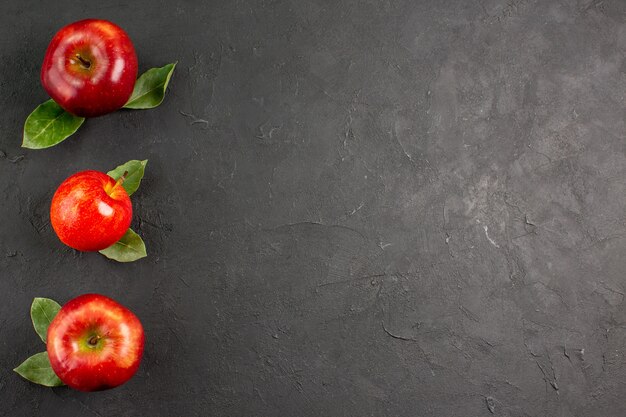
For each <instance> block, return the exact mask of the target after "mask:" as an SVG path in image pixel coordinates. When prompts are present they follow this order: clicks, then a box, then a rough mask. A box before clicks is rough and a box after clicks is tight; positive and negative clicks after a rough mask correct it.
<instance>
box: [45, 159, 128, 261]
mask: <svg viewBox="0 0 626 417" xmlns="http://www.w3.org/2000/svg"><path fill="white" fill-rule="evenodd" d="M122 181H123V179H120V180H118V181H115V180H114V179H113V178H111V177H109V176H108V175H107V174H105V173H103V172H98V171H83V172H79V173H77V174H74V175H72V176H71V177H69V178H68V179H66V180H65V181H63V183H61V185H60V186H59V188H58V189H57V191H56V193H55V194H54V197H52V204H51V206H50V222H51V223H52V228H53V229H54V231H55V232H56V234H57V236H58V237H59V239H61V242H63V243H65V244H66V245H67V246H70V247H72V248H74V249H77V250H80V251H88V252H89V251H98V250H102V249H105V248H108V247H109V246H111V245H112V244H114V243H115V242H117V241H118V240H120V239H121V237H122V236H124V233H126V231H127V230H128V228H129V227H130V221H131V219H132V217H133V207H132V204H131V202H130V197H128V193H127V192H126V190H125V189H124V187H123V186H122Z"/></svg>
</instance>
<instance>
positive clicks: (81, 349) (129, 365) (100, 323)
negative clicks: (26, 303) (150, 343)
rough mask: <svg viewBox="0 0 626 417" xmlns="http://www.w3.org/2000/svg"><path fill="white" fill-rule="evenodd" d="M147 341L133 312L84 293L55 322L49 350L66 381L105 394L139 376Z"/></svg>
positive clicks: (53, 322)
mask: <svg viewBox="0 0 626 417" xmlns="http://www.w3.org/2000/svg"><path fill="white" fill-rule="evenodd" d="M144 343H145V336H144V330H143V326H142V325H141V322H140V321H139V319H138V318H137V316H136V315H135V314H133V312H131V311H130V310H129V309H127V308H126V307H124V306H122V305H121V304H119V303H117V302H116V301H114V300H113V299H111V298H108V297H106V296H104V295H100V294H84V295H81V296H79V297H76V298H74V299H72V300H70V301H69V302H67V303H66V304H65V305H64V306H63V307H62V308H61V310H60V311H59V313H58V314H57V315H56V317H55V318H54V319H53V320H52V322H51V323H50V326H49V327H48V332H47V342H46V346H47V352H48V357H49V359H50V365H51V366H52V370H53V371H54V373H55V374H56V375H57V376H58V377H59V379H60V380H61V381H62V382H63V383H65V384H66V385H68V386H69V387H71V388H74V389H77V390H79V391H102V390H105V389H110V388H114V387H117V386H119V385H121V384H123V383H125V382H126V381H128V380H129V379H130V378H131V377H132V376H133V375H134V374H135V373H136V372H137V370H138V369H139V364H140V362H141V357H142V355H143V348H144Z"/></svg>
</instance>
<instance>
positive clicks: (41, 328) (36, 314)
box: [30, 298, 61, 343]
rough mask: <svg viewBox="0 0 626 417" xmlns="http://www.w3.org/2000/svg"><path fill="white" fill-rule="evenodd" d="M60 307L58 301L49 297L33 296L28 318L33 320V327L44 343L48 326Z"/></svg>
mask: <svg viewBox="0 0 626 417" xmlns="http://www.w3.org/2000/svg"><path fill="white" fill-rule="evenodd" d="M60 309H61V306H60V305H59V303H57V302H56V301H54V300H51V299H49V298H35V299H34V300H33V304H32V305H31V306H30V318H31V319H32V320H33V327H34V328H35V331H36V332H37V334H38V335H39V337H41V340H43V342H44V343H46V337H47V334H48V326H50V323H52V320H53V319H54V317H55V316H56V315H57V313H58V312H59V310H60Z"/></svg>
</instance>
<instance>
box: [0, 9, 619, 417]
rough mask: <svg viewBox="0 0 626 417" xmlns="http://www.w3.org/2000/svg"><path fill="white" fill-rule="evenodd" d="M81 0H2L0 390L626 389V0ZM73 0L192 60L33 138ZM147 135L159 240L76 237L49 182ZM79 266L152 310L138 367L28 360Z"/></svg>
mask: <svg viewBox="0 0 626 417" xmlns="http://www.w3.org/2000/svg"><path fill="white" fill-rule="evenodd" d="M72 3H73V2H70V1H58V2H56V3H54V4H53V3H50V2H48V4H46V6H43V3H41V2H39V1H33V0H23V1H6V2H4V3H3V13H2V17H1V18H0V19H1V21H0V34H1V36H0V54H1V56H2V60H1V61H0V74H2V78H1V81H0V102H1V103H2V104H1V106H2V107H1V110H2V111H1V112H0V127H1V129H2V130H1V131H2V134H1V135H0V149H1V150H2V151H3V153H0V155H2V158H1V159H0V200H1V203H0V218H1V219H2V220H1V226H0V255H1V256H0V271H1V272H0V275H1V278H0V297H1V298H0V414H1V415H6V416H47V417H50V416H79V415H80V416H90V415H93V416H116V417H119V416H355V417H364V416H394V417H399V416H443V417H448V416H467V417H469V416H490V415H492V414H493V415H496V416H557V417H565V416H576V417H581V416H593V417H612V416H616V417H617V416H624V415H626V401H625V397H626V360H625V358H624V349H623V348H624V342H625V340H626V309H625V304H624V292H625V291H626V283H625V270H626V238H625V236H626V147H625V145H626V143H625V135H626V131H625V126H624V123H625V113H624V96H625V94H626V61H625V55H624V54H625V52H626V2H624V1H622V0H603V1H599V0H578V1H576V0H560V1H559V0H554V1H538V0H509V1H506V0H484V1H461V0H458V1H440V0H432V1H393V0H392V1H369V2H367V1H343V0H342V1H308V2H305V1H291V2H277V1H274V2H272V1H264V2H245V1H224V2H221V3H217V2H201V1H196V2H184V1H183V2H175V1H148V0H144V1H140V2H133V3H132V4H131V3H129V2H123V1H122V2H120V1H98V2H92V4H91V5H85V4H78V2H74V3H75V4H72ZM85 17H100V18H106V19H110V20H112V21H114V22H116V23H118V24H120V25H121V26H122V27H124V28H126V29H127V31H128V32H129V34H130V35H131V38H132V39H133V40H134V42H135V46H136V48H137V51H138V55H139V61H140V71H143V70H145V69H147V68H150V67H154V66H160V65H163V64H165V63H168V62H171V61H174V60H178V61H179V66H178V68H177V70H176V73H175V75H174V78H173V80H172V83H171V86H170V90H169V93H168V95H167V97H166V100H165V102H164V104H163V105H162V106H161V107H159V108H158V109H155V110H151V111H134V112H130V111H128V112H118V113H115V114H111V115H108V116H105V117H101V118H98V119H93V120H89V121H88V122H87V123H86V124H85V125H84V127H83V128H82V129H81V130H80V132H79V134H77V135H76V136H75V137H73V138H71V139H69V140H67V141H66V142H64V143H63V144H61V145H60V146H57V147H55V148H52V149H49V150H45V151H29V150H25V149H21V148H20V142H21V129H22V124H23V122H24V119H25V118H26V116H27V115H28V114H29V112H30V111H31V110H32V109H33V108H34V107H35V106H36V105H37V104H39V103H40V102H42V101H43V100H45V99H46V95H45V93H44V91H43V89H42V88H41V86H40V84H39V75H38V74H39V69H40V64H41V61H42V57H43V53H44V50H45V48H46V46H47V43H48V41H49V40H50V38H51V37H52V35H53V34H54V32H55V31H56V30H57V29H59V28H60V27H61V26H63V25H64V24H67V23H69V22H72V21H74V20H79V19H81V18H85ZM5 153H6V156H4V154H5ZM143 158H147V159H149V160H150V162H149V164H148V169H147V174H146V179H145V182H144V183H143V186H142V188H141V189H140V191H139V192H138V193H137V194H135V195H134V196H133V200H134V207H135V218H134V222H133V227H134V228H135V229H136V230H137V231H138V232H139V233H140V234H141V235H142V236H143V237H144V239H145V241H146V243H147V246H148V250H149V258H147V259H144V260H142V261H140V262H137V263H134V264H128V265H120V264H116V263H114V262H110V261H107V260H106V259H105V258H103V257H101V256H99V255H97V254H79V253H77V252H74V251H72V250H70V249H68V248H66V247H64V246H62V245H61V244H60V243H59V242H58V240H57V238H56V236H55V235H54V233H53V231H52V229H51V227H50V223H49V215H48V210H49V203H50V199H51V197H52V194H53V192H54V191H55V189H56V187H57V185H58V184H59V183H60V182H61V181H62V180H63V179H64V178H66V177H67V176H68V175H70V174H72V173H74V172H75V171H78V170H82V169H88V168H91V169H99V170H103V171H106V170H108V169H110V168H112V167H115V166H116V165H118V164H120V163H122V162H125V161H126V160H129V159H143ZM85 292H99V293H103V294H106V295H109V296H112V297H114V298H116V299H117V300H119V301H120V302H122V303H123V304H125V305H127V306H129V307H130V308H131V309H133V310H134V311H135V312H136V313H137V314H138V316H139V317H140V318H141V319H142V321H143V323H144V326H145V329H146V332H147V344H146V351H145V357H144V360H143V363H142V366H141V369H140V371H139V372H138V374H137V375H136V376H135V378H134V379H132V380H131V381H130V382H129V383H128V384H126V385H125V386H123V387H120V388H118V389H115V390H112V391H108V392H102V393H96V394H84V393H79V392H74V391H71V390H69V389H65V388H59V389H54V390H51V389H45V388H41V387H38V386H35V385H32V384H29V383H27V382H25V381H23V380H22V379H20V378H19V377H18V376H17V375H15V374H14V373H13V372H12V371H11V369H12V368H13V367H14V366H16V365H17V364H19V363H20V362H21V360H22V359H24V358H25V357H27V356H29V355H30V354H32V353H35V352H37V351H40V350H42V347H43V345H42V344H41V342H40V341H39V340H38V338H37V336H36V334H35V333H34V331H32V329H31V325H30V320H29V317H28V309H29V306H30V302H31V300H32V298H33V297H35V296H45V297H50V298H54V299H56V300H58V301H59V302H65V301H67V300H69V299H70V298H72V297H74V296H77V295H79V294H81V293H85Z"/></svg>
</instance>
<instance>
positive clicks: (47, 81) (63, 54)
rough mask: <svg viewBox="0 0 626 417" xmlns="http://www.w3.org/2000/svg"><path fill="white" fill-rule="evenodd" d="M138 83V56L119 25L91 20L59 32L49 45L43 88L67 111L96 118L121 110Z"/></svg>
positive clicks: (66, 27)
mask: <svg viewBox="0 0 626 417" xmlns="http://www.w3.org/2000/svg"><path fill="white" fill-rule="evenodd" d="M136 79H137V54H136V53H135V47H134V46H133V43H132V41H131V40H130V38H129V37H128V34H126V32H125V31H124V30H123V29H122V28H120V27H119V26H117V25H116V24H114V23H112V22H109V21H107V20H101V19H85V20H80V21H78V22H74V23H71V24H69V25H67V26H65V27H63V28H61V30H59V31H58V32H57V34H56V35H54V37H53V38H52V41H51V42H50V44H49V45H48V49H47V50H46V54H45V57H44V60H43V65H42V67H41V83H42V84H43V87H44V89H45V90H46V92H47V93H48V94H49V95H50V97H51V98H52V99H53V100H54V101H55V102H56V103H57V104H59V105H60V106H61V107H62V108H63V109H64V110H65V111H67V112H69V113H72V114H73V115H75V116H80V117H96V116H101V115H104V114H107V113H111V112H113V111H115V110H118V109H120V108H121V107H122V106H124V104H126V102H127V101H128V99H129V98H130V96H131V94H132V92H133V88H134V86H135V80H136Z"/></svg>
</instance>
